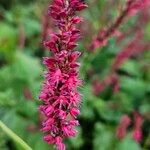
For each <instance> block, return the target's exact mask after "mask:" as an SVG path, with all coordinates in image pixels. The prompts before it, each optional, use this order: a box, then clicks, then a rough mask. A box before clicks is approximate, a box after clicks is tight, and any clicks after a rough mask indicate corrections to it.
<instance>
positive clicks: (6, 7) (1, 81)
mask: <svg viewBox="0 0 150 150" xmlns="http://www.w3.org/2000/svg"><path fill="white" fill-rule="evenodd" d="M87 2H88V3H89V8H88V9H87V10H86V11H85V12H83V14H82V15H83V16H84V18H85V23H83V27H82V26H81V29H82V28H84V30H85V29H88V30H87V31H85V32H86V33H84V34H85V35H86V34H87V35H86V36H85V37H84V38H83V39H82V40H81V41H80V42H79V48H80V49H81V51H83V52H84V55H83V57H82V58H81V60H80V61H81V64H82V66H81V69H80V74H81V77H82V78H83V79H84V80H85V83H84V85H83V86H82V87H81V88H80V89H79V90H80V91H81V93H82V95H83V96H82V101H83V103H82V104H81V115H80V116H79V121H80V123H81V126H80V127H78V131H79V134H78V136H77V137H75V138H70V139H67V140H66V144H67V149H68V150H83V149H86V150H87V149H88V150H92V149H93V150H148V149H149V148H150V118H149V114H150V104H149V100H150V84H149V83H150V69H149V68H150V66H149V65H150V62H149V60H150V52H149V51H147V52H145V53H143V54H141V55H140V56H139V57H138V59H129V60H128V61H126V62H125V63H124V64H123V65H122V67H121V69H120V72H123V73H120V74H119V76H120V91H119V92H118V93H113V92H112V90H111V89H109V88H107V89H106V90H105V91H104V92H102V93H101V94H100V95H98V96H95V95H94V94H93V93H92V90H91V89H92V85H91V83H92V78H94V77H98V78H99V79H102V78H104V77H105V76H106V75H107V74H108V71H109V67H110V64H111V63H112V59H113V58H114V57H115V56H116V54H117V52H118V51H119V50H120V48H121V46H118V45H116V41H115V39H110V41H109V44H108V45H107V46H106V47H104V48H102V49H98V50H97V52H96V53H92V54H91V53H88V52H87V51H86V49H85V47H86V45H87V44H88V43H89V42H90V40H91V39H92V35H94V34H96V33H97V31H98V30H99V28H100V27H103V26H105V25H106V24H108V23H109V22H112V21H113V18H115V17H116V16H117V14H118V6H120V5H124V1H121V0H120V1H119V0H117V1H115V4H114V6H112V5H111V4H109V0H106V1H105V0H97V1H96V0H95V1H90V0H87ZM47 4H48V0H47V1H44V2H43V1H42V0H32V1H31V0H30V1H29V0H21V1H20V0H10V1H8V0H1V1H0V120H1V121H3V122H4V123H5V125H6V126H7V127H9V128H10V129H11V130H12V131H14V132H15V133H16V134H17V135H18V136H19V137H21V138H22V139H23V140H24V141H25V142H26V143H27V144H28V145H29V146H31V147H32V149H33V150H49V149H53V147H52V146H49V145H48V144H46V143H45V142H43V140H42V133H41V132H40V127H41V125H40V119H41V116H40V115H39V113H38V105H39V103H40V102H39V101H38V94H39V91H40V87H41V85H42V82H43V77H42V76H43V70H44V67H43V65H42V63H41V60H42V57H43V56H46V55H47V54H48V52H47V51H44V50H43V48H42V46H41V45H40V43H41V39H42V38H41V29H42V27H41V25H42V22H41V20H42V16H43V15H44V12H45V10H46V8H47ZM135 21H136V17H134V19H131V20H130V21H128V23H126V24H125V25H124V26H123V27H122V29H123V30H126V29H127V28H130V26H132V25H133V24H134V23H135ZM20 26H21V27H23V32H24V36H25V37H24V38H25V43H24V45H23V48H20V47H19V39H20V38H21V37H20V33H19V28H20ZM89 28H90V29H92V30H89ZM149 28H150V25H149V24H148V25H147V28H146V29H145V32H146V35H145V37H146V38H147V39H148V40H150V32H149ZM89 70H94V72H95V73H96V74H95V75H94V77H91V76H92V75H88V71H89ZM113 106H116V107H113ZM134 110H138V111H139V112H140V113H141V114H142V115H143V116H145V118H146V119H145V121H144V123H143V128H142V129H143V140H142V142H141V143H140V144H139V143H136V142H135V141H134V140H133V139H132V136H131V132H130V131H129V132H128V134H127V136H126V137H125V138H124V139H123V140H118V139H117V138H116V136H115V132H116V127H117V125H118V123H119V120H120V118H121V116H122V115H123V114H129V115H131V114H132V112H133V111H134ZM8 149H10V150H21V147H19V146H18V145H17V144H16V143H14V142H13V141H12V140H11V139H10V138H9V137H8V136H6V134H5V133H4V132H2V131H1V129H0V150H8Z"/></svg>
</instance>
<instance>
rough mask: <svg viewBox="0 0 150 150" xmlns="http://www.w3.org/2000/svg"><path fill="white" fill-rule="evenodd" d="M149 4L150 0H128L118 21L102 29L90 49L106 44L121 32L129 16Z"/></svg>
mask: <svg viewBox="0 0 150 150" xmlns="http://www.w3.org/2000/svg"><path fill="white" fill-rule="evenodd" d="M149 4H150V1H149V0H127V2H126V7H125V9H124V10H123V11H122V13H120V15H119V17H118V18H117V19H116V21H115V22H114V23H113V24H112V25H111V26H110V27H109V28H108V29H101V30H100V31H99V33H98V35H97V36H96V37H94V38H93V40H92V43H91V45H90V46H89V49H88V50H89V51H94V50H95V49H96V48H99V47H102V46H105V45H106V44H107V42H108V40H109V38H111V37H112V36H114V35H115V36H118V35H119V34H120V32H119V31H118V28H119V27H120V25H121V24H122V23H123V22H124V20H125V18H126V17H127V16H129V15H134V14H136V12H138V11H139V10H141V9H143V8H145V7H147V6H148V5H149Z"/></svg>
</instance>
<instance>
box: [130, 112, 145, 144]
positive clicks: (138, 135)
mask: <svg viewBox="0 0 150 150" xmlns="http://www.w3.org/2000/svg"><path fill="white" fill-rule="evenodd" d="M142 123H143V118H142V116H141V115H140V114H139V113H138V112H134V129H133V133H132V136H133V139H134V140H135V141H137V142H140V141H141V140H142V129H141V127H142Z"/></svg>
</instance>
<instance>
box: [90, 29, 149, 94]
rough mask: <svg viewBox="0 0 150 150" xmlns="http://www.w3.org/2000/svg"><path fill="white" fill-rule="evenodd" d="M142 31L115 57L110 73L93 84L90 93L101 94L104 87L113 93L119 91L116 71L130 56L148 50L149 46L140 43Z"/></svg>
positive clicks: (146, 43) (142, 42)
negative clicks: (111, 89) (109, 88)
mask: <svg viewBox="0 0 150 150" xmlns="http://www.w3.org/2000/svg"><path fill="white" fill-rule="evenodd" d="M142 38H143V33H142V31H139V32H137V34H136V36H135V38H134V39H133V40H132V41H130V42H129V43H127V45H126V46H125V47H124V48H123V49H122V50H121V51H120V52H119V53H118V54H117V55H116V57H115V58H114V61H113V63H112V65H111V67H110V73H109V74H108V75H107V76H106V77H105V78H104V79H103V80H102V81H98V80H96V82H94V83H93V88H92V91H93V93H94V94H95V95H98V94H99V93H100V92H102V91H103V90H104V89H105V87H106V86H111V87H112V88H113V91H114V92H118V91H119V76H118V74H117V70H118V69H119V68H120V67H121V65H122V64H123V63H124V62H125V61H126V60H128V59H129V58H130V57H131V56H135V55H138V54H140V53H142V52H144V51H146V50H149V48H150V44H149V43H148V42H144V41H142Z"/></svg>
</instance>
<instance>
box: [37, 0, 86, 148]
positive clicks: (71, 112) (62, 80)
mask: <svg viewBox="0 0 150 150" xmlns="http://www.w3.org/2000/svg"><path fill="white" fill-rule="evenodd" d="M86 7H87V5H85V4H84V3H83V2H82V1H81V0H53V3H52V5H50V6H49V12H48V13H49V16H51V17H52V18H53V20H54V22H55V25H56V27H57V28H58V32H57V33H53V34H51V38H50V40H48V41H45V42H44V46H45V47H47V48H48V49H49V50H50V51H51V53H52V56H51V57H46V58H44V61H43V63H44V64H45V66H46V67H47V72H46V73H45V82H44V84H43V87H42V90H41V93H40V96H39V99H40V100H42V101H43V105H42V106H40V107H39V109H40V111H41V112H42V113H43V114H44V116H45V120H44V122H43V123H42V125H43V128H42V131H43V132H45V133H46V135H45V136H44V140H45V141H46V142H48V143H49V144H55V145H56V147H57V149H58V150H65V149H66V148H65V144H64V143H63V139H65V138H67V137H71V136H75V135H76V133H77V131H76V130H75V129H74V127H75V126H77V125H79V122H78V120H77V115H78V114H79V113H80V111H79V104H80V94H79V92H78V91H77V88H78V86H79V85H81V80H79V79H78V68H79V66H80V64H79V63H78V62H77V58H78V57H79V56H80V52H78V51H74V48H75V47H76V46H77V44H76V41H77V40H78V39H79V37H80V30H78V29H77V28H76V25H77V24H78V23H80V22H81V21H82V19H81V18H80V17H77V16H76V12H78V11H81V10H83V9H85V8H86Z"/></svg>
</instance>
